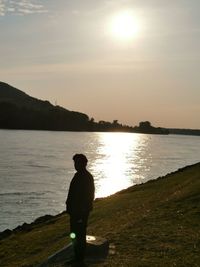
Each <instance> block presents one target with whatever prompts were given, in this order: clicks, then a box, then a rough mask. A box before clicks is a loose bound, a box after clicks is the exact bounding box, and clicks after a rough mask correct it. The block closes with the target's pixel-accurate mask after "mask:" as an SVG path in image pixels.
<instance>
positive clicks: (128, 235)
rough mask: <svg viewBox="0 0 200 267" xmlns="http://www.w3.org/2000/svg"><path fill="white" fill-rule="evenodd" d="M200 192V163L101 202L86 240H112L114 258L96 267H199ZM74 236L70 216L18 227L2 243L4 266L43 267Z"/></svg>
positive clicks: (96, 205)
mask: <svg viewBox="0 0 200 267" xmlns="http://www.w3.org/2000/svg"><path fill="white" fill-rule="evenodd" d="M199 192H200V162H199V163H195V164H193V165H188V166H185V167H183V168H180V169H178V170H176V171H174V172H172V173H168V174H167V175H165V176H162V177H158V178H157V179H153V180H150V181H148V182H146V183H143V184H139V185H135V186H132V187H129V188H128V189H124V190H122V191H119V192H117V193H116V194H114V195H111V196H109V197H106V198H101V199H97V200H96V201H95V202H94V209H93V211H92V212H91V215H90V218H89V222H88V229H87V234H88V235H91V236H99V237H103V238H105V239H106V240H108V242H109V243H110V244H111V245H112V246H113V247H115V254H108V255H107V258H105V260H104V262H100V263H99V264H97V265H95V266H96V267H109V266H112V267H119V266H122V267H125V266H131V267H132V266H134V267H141V266H148V267H155V266H160V267H167V266H194V267H197V266H199V262H200V242H199V240H200V228H199V220H200V212H199V211H200V194H199ZM69 234H70V221H69V216H67V214H66V213H65V212H64V213H61V214H58V215H56V216H48V215H46V216H43V217H40V218H38V219H37V220H35V221H34V222H33V223H32V224H30V225H28V226H27V225H22V226H20V227H17V228H15V232H14V231H12V232H11V233H9V235H8V236H7V237H4V238H3V239H1V241H0V243H1V249H0V265H1V266H2V267H11V266H12V267H36V266H40V265H41V264H42V263H43V262H46V260H47V259H48V258H49V257H50V256H52V255H55V253H57V252H58V251H60V250H63V248H64V247H66V245H68V244H69V243H70V238H69ZM53 266H54V267H55V265H52V264H49V265H48V267H53ZM56 266H59V267H66V266H68V265H66V262H64V261H62V260H60V261H59V262H58V265H56ZM89 266H91V265H90V264H89ZM92 266H93V265H92Z"/></svg>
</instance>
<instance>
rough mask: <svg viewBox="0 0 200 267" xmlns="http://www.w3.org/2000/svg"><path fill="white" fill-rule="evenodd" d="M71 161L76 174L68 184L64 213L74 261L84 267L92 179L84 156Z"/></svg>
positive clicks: (75, 157)
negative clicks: (67, 221) (68, 228)
mask: <svg viewBox="0 0 200 267" xmlns="http://www.w3.org/2000/svg"><path fill="white" fill-rule="evenodd" d="M73 160H74V167H75V169H76V171H77V172H76V173H75V175H74V177H73V179H72V181H71V183H70V187H69V193H68V197H67V200H66V211H67V213H68V214H69V215H70V232H71V233H70V237H71V238H72V239H73V247H74V255H75V259H74V260H75V262H76V264H78V265H77V266H84V265H83V264H84V256H85V250H86V229H87V222H88V217H89V213H90V211H91V210H92V208H93V200H94V179H93V176H92V175H91V174H90V173H89V172H88V171H87V169H86V166H87V162H88V160H87V158H86V156H85V155H83V154H76V155H74V156H73Z"/></svg>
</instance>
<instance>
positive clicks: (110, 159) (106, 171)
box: [91, 133, 142, 197]
mask: <svg viewBox="0 0 200 267" xmlns="http://www.w3.org/2000/svg"><path fill="white" fill-rule="evenodd" d="M141 139H142V135H133V134H125V133H115V134H112V133H103V134H102V133H101V134H99V147H98V149H97V151H96V153H97V154H98V155H99V158H97V159H96V160H95V161H94V162H93V165H92V167H91V171H92V172H93V173H95V177H99V179H97V180H96V191H97V192H96V197H104V196H108V195H110V194H113V193H115V192H117V191H119V190H121V189H123V188H127V187H128V186H130V185H131V184H133V182H132V178H131V173H130V170H131V169H134V167H135V166H134V164H135V163H134V160H133V159H134V158H136V157H137V147H138V145H139V142H140V140H141Z"/></svg>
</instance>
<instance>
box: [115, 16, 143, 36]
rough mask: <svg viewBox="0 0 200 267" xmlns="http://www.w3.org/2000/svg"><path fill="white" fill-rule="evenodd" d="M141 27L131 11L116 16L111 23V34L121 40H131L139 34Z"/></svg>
mask: <svg viewBox="0 0 200 267" xmlns="http://www.w3.org/2000/svg"><path fill="white" fill-rule="evenodd" d="M139 30H140V25H139V21H138V20H137V18H136V17H135V16H134V15H133V13H132V12H131V11H123V12H119V13H118V14H115V15H114V16H113V17H112V18H111V21H110V32H111V34H112V35H113V36H114V37H115V38H117V39H120V40H130V39H132V38H134V37H136V36H137V35H138V33H139Z"/></svg>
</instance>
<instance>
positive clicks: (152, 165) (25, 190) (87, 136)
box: [0, 130, 200, 231]
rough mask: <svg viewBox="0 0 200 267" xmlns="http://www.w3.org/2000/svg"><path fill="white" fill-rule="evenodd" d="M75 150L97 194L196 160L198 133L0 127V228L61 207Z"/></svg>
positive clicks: (199, 144)
mask: <svg viewBox="0 0 200 267" xmlns="http://www.w3.org/2000/svg"><path fill="white" fill-rule="evenodd" d="M75 153H84V154H86V156H87V157H88V160H89V162H88V169H89V171H90V172H91V173H92V174H93V176H94V179H95V187H96V193H95V196H96V198H99V197H105V196H108V195H111V194H114V193H115V192H117V191H119V190H122V189H124V188H127V187H129V186H132V185H135V184H139V183H144V182H146V181H148V180H150V179H156V178H157V177H159V176H163V175H165V174H167V173H169V172H172V171H175V170H177V169H178V168H181V167H184V166H186V165H190V164H194V163H196V162H198V161H200V137H199V136H181V135H145V134H134V133H88V132H50V131H49V132H48V131H22V130H0V207H1V209H0V231H3V230H5V229H7V228H9V229H13V228H14V227H16V226H18V225H19V224H22V223H24V222H27V223H30V222H32V221H33V220H34V219H36V218H37V217H39V216H42V215H45V214H52V215H55V214H58V213H59V212H62V211H63V210H64V209H65V200H66V196H67V192H68V188H69V183H70V180H71V178H72V177H73V175H74V166H73V161H72V156H73V155H74V154H75Z"/></svg>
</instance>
